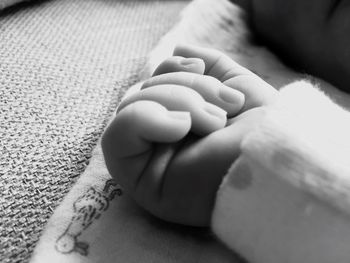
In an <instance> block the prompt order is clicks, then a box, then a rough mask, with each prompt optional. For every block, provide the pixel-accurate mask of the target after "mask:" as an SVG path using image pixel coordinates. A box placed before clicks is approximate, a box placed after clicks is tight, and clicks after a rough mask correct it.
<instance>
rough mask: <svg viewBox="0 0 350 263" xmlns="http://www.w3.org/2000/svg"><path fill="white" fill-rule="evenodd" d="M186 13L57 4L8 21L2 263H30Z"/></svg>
mask: <svg viewBox="0 0 350 263" xmlns="http://www.w3.org/2000/svg"><path fill="white" fill-rule="evenodd" d="M10 2H11V3H12V2H17V1H8V0H7V1H4V0H2V1H1V0H0V7H1V8H2V7H4V6H5V4H6V5H7V4H9V3H10ZM185 4H186V1H121V0H120V1H118V0H114V1H107V0H56V1H41V2H40V4H37V5H35V6H30V5H26V6H25V8H22V9H20V8H16V9H15V10H10V11H6V12H5V13H1V12H0V138H1V139H0V262H3V263H7V262H27V261H28V260H29V258H30V255H31V253H32V251H33V248H34V246H35V244H36V242H37V240H38V238H39V236H40V234H41V231H42V229H43V227H44V226H45V224H46V222H47V219H48V218H49V217H50V216H51V214H52V212H53V210H54V209H55V207H56V206H57V205H58V204H59V202H60V201H61V200H62V198H63V196H64V195H65V194H66V193H67V192H68V191H69V190H70V188H71V187H72V185H73V184H74V182H75V181H76V179H77V178H78V177H79V175H80V174H81V173H82V172H83V171H84V170H85V168H86V166H87V164H88V163H89V159H90V156H91V152H92V149H93V148H94V147H95V144H96V142H97V140H98V138H99V137H100V135H101V133H102V131H103V129H104V127H105V125H106V124H107V121H108V118H109V117H110V114H111V113H112V112H113V110H114V109H115V107H116V105H117V103H118V101H119V99H120V97H121V96H122V95H123V94H124V90H125V89H126V88H127V87H129V86H130V85H131V84H133V83H135V82H136V81H137V80H138V72H139V69H140V68H142V67H143V65H144V62H145V61H146V57H147V53H148V52H149V51H150V50H151V49H152V47H153V46H154V45H155V44H156V43H157V41H158V40H159V38H160V37H161V35H163V34H164V33H165V32H166V31H167V30H168V29H169V28H170V27H171V25H173V23H174V21H175V20H176V18H177V15H178V12H179V10H180V9H182V7H183V6H184V5H185ZM1 8H0V9H1ZM11 9H12V8H11ZM7 10H8V9H7Z"/></svg>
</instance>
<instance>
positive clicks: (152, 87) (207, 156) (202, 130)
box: [102, 46, 277, 226]
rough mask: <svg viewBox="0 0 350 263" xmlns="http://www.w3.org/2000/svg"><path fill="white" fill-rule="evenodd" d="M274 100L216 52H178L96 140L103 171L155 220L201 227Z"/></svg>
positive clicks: (257, 82) (182, 49) (258, 83)
mask: <svg viewBox="0 0 350 263" xmlns="http://www.w3.org/2000/svg"><path fill="white" fill-rule="evenodd" d="M276 95H277V91H276V90H275V89H274V88H273V87H272V86H270V85H269V84H268V83H266V82H265V81H263V80H262V79H261V78H259V77H258V76H257V75H255V74H253V73H252V72H251V71H249V70H248V69H246V68H244V67H242V66H240V65H238V64H237V63H235V62H234V61H233V60H231V59H230V58H229V57H227V56H226V55H224V54H222V53H221V52H219V51H216V50H212V49H205V48H198V47H193V46H178V47H177V48H176V49H175V51H174V56H173V57H171V58H169V59H167V60H166V61H164V62H163V63H162V64H161V65H159V67H158V68H157V69H156V70H155V72H154V74H153V76H152V77H151V78H150V79H148V80H147V81H145V82H144V84H143V86H142V88H141V90H140V91H139V92H137V93H135V94H133V95H130V96H129V97H127V98H126V99H124V100H123V101H122V103H121V104H120V106H119V108H118V111H117V114H116V117H115V118H114V120H113V121H112V123H111V124H110V126H109V127H108V129H107V130H106V132H105V134H104V136H103V139H102V147H103V153H104V157H105V161H106V164H107V168H108V170H109V172H110V174H111V175H112V176H113V177H114V178H115V179H116V180H117V181H118V182H119V183H120V184H121V185H122V186H123V188H124V190H125V191H126V192H127V193H128V194H129V195H130V196H132V197H133V198H134V199H135V201H136V202H137V203H138V204H139V205H140V206H142V207H143V208H145V209H146V210H148V211H149V212H150V213H152V214H153V215H155V216H157V217H159V218H161V219H164V220H167V221H170V222H175V223H180V224H186V225H192V226H207V225H209V223H210V217H211V213H212V209H213V205H214V201H215V196H216V192H217V190H218V188H219V185H220V183H221V181H222V178H223V176H224V175H225V174H226V172H227V170H228V168H229V167H230V166H231V164H232V163H233V162H234V161H235V160H236V159H237V158H238V156H239V154H240V143H241V142H242V139H243V138H244V136H245V135H246V134H247V133H248V132H250V131H251V130H252V129H254V127H255V126H256V125H258V124H259V123H260V122H261V120H262V118H263V116H264V114H265V106H266V105H269V104H270V103H272V102H273V101H274V98H275V97H276Z"/></svg>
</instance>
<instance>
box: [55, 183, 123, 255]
mask: <svg viewBox="0 0 350 263" xmlns="http://www.w3.org/2000/svg"><path fill="white" fill-rule="evenodd" d="M116 195H118V196H121V195H122V189H121V187H120V186H119V185H118V184H117V183H116V182H114V180H113V179H110V180H107V181H106V184H105V186H104V189H103V190H102V191H98V190H96V189H95V188H94V187H90V188H89V190H88V191H86V192H85V193H84V194H83V195H81V196H80V197H79V198H78V199H77V200H76V201H75V202H74V203H73V216H72V219H71V221H70V223H69V225H68V227H67V228H66V230H65V231H64V233H63V234H62V235H61V236H60V237H59V238H58V239H57V240H56V245H55V248H56V250H57V251H58V252H61V253H63V254H69V253H73V252H77V253H79V254H80V255H83V256H86V255H88V252H89V244H87V243H86V242H82V241H79V240H78V237H79V236H80V235H81V234H82V233H83V231H84V230H85V229H86V228H88V227H89V226H90V225H91V224H92V223H93V222H94V221H95V220H97V219H98V218H100V216H101V214H102V213H103V212H104V211H106V210H107V209H108V207H109V203H110V201H112V200H113V199H114V197H115V196H116Z"/></svg>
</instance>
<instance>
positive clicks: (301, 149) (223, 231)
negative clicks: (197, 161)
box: [212, 82, 350, 263]
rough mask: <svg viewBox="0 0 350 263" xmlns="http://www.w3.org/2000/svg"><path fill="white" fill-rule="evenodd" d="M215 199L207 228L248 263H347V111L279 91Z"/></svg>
mask: <svg viewBox="0 0 350 263" xmlns="http://www.w3.org/2000/svg"><path fill="white" fill-rule="evenodd" d="M278 96H279V98H278V99H277V101H276V102H275V103H274V104H273V105H271V106H269V107H268V108H267V109H266V110H267V112H266V116H265V117H264V120H263V121H262V123H261V125H259V126H258V127H257V128H256V129H254V130H253V131H251V132H250V133H248V134H247V136H246V137H245V139H244V140H243V142H242V144H241V150H242V153H241V155H240V157H239V159H238V160H237V161H236V162H235V163H234V164H233V165H232V167H231V168H230V170H229V172H228V174H227V175H226V176H225V178H224V180H223V183H222V185H221V187H220V189H219V191H218V193H217V199H216V203H215V208H214V212H213V216H212V228H213V231H214V232H215V234H216V235H217V237H218V238H219V239H221V240H222V241H223V242H224V243H225V244H226V245H227V246H229V247H230V248H231V249H233V250H235V251H236V252H238V253H239V254H241V255H242V256H243V257H245V258H246V259H247V260H248V262H250V263H281V262H284V263H298V262H307V263H334V262H344V263H345V262H350V253H349V249H350V216H349V215H350V113H349V112H348V111H346V110H344V109H342V108H341V107H339V106H338V105H337V104H335V103H334V102H333V101H332V100H331V99H329V98H328V97H327V96H326V95H324V94H323V93H322V92H321V91H319V90H318V89H317V88H315V87H313V86H312V85H311V84H309V83H306V82H297V83H293V84H291V85H288V86H286V87H284V88H283V89H282V90H281V91H280V94H279V95H278Z"/></svg>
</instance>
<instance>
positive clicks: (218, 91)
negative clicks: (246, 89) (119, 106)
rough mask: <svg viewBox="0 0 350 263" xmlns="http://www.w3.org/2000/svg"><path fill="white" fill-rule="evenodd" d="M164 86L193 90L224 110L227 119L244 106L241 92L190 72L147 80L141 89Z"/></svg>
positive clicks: (210, 78)
mask: <svg viewBox="0 0 350 263" xmlns="http://www.w3.org/2000/svg"><path fill="white" fill-rule="evenodd" d="M165 84H173V85H180V86H185V87H188V88H190V89H193V90H194V91H196V92H197V93H199V94H200V95H201V96H202V97H203V98H204V99H205V100H206V101H208V102H210V103H212V104H214V105H217V106H218V107H220V108H222V109H224V110H225V111H226V112H227V115H228V117H233V116H235V115H236V114H237V113H238V112H239V111H240V110H241V109H242V108H243V105H244V100H245V99H244V95H243V93H242V92H240V91H238V90H235V89H232V88H230V87H228V86H226V85H224V84H223V83H222V82H220V81H219V80H217V79H216V78H213V77H211V76H206V75H199V74H195V73H190V72H174V73H167V74H163V75H159V76H155V77H153V78H150V79H149V80H147V81H146V82H145V83H144V84H143V85H142V88H141V89H146V88H149V87H153V86H157V85H165Z"/></svg>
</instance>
